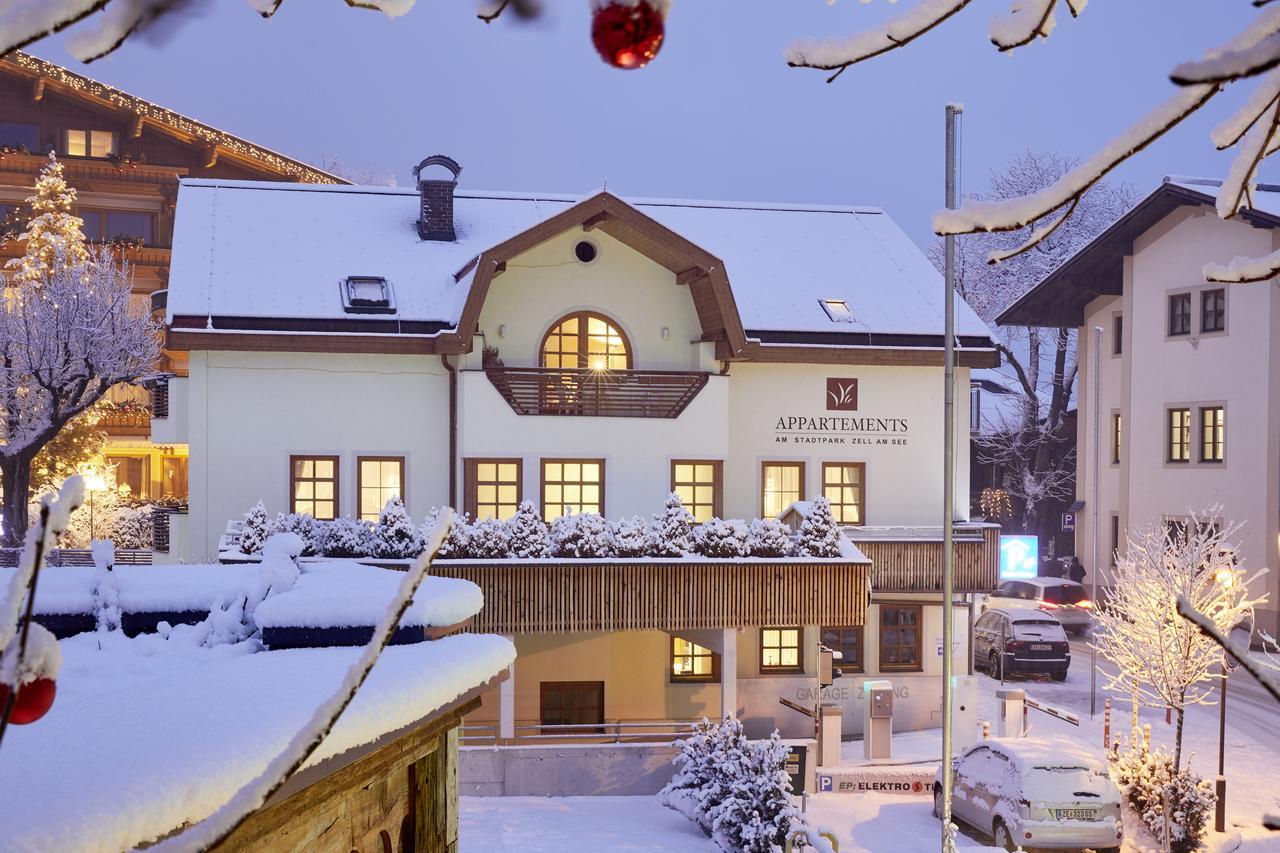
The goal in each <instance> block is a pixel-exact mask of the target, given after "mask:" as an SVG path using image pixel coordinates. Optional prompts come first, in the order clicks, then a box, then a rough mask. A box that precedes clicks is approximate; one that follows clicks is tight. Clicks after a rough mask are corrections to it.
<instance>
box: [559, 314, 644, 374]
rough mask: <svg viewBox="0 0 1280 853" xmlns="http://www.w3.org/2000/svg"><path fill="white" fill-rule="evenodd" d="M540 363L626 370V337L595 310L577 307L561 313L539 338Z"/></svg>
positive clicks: (627, 353) (568, 367) (563, 366)
mask: <svg viewBox="0 0 1280 853" xmlns="http://www.w3.org/2000/svg"><path fill="white" fill-rule="evenodd" d="M542 366H543V367H553V368H561V369H568V370H576V369H580V368H588V369H591V370H627V369H628V368H630V367H631V353H630V348H629V347H628V345H627V338H626V336H625V335H624V334H623V333H622V331H621V330H620V329H619V328H618V327H617V326H615V325H614V324H613V323H612V322H610V321H609V320H607V319H606V318H604V317H601V316H600V315H599V314H592V313H590V312H587V311H579V312H577V313H574V314H570V315H569V316H567V317H564V318H563V319H561V320H560V322H559V323H557V324H556V325H555V326H553V327H552V328H551V331H549V332H547V336H546V338H545V339H544V340H543V342H542Z"/></svg>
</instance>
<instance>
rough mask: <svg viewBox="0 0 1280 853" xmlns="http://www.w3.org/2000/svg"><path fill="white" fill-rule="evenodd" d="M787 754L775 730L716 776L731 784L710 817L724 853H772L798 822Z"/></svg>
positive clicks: (736, 755)
mask: <svg viewBox="0 0 1280 853" xmlns="http://www.w3.org/2000/svg"><path fill="white" fill-rule="evenodd" d="M789 751H790V748H789V747H788V746H787V745H786V744H785V743H783V742H782V739H781V738H780V737H779V736H778V732H777V730H776V729H775V730H774V732H773V734H772V735H770V736H769V739H768V740H767V741H760V742H759V743H754V744H752V743H749V744H747V748H746V749H743V750H740V751H736V752H732V753H729V754H728V755H726V756H725V757H724V759H723V760H722V762H721V767H720V772H722V773H724V774H725V775H727V776H729V777H730V778H732V780H733V781H732V783H731V784H730V786H729V792H728V794H727V796H725V797H724V799H722V800H721V801H720V802H719V803H718V804H717V805H716V806H714V807H713V808H712V809H711V810H710V811H709V812H708V817H709V818H710V819H711V825H712V837H713V838H714V839H715V840H716V843H718V844H719V845H720V847H721V848H722V849H723V850H725V851H726V853H776V851H778V850H781V849H783V845H785V844H786V841H787V836H788V835H790V834H791V831H792V829H793V824H798V823H800V822H801V820H802V819H801V817H800V810H799V809H797V808H796V807H795V806H794V805H792V803H791V776H790V775H789V774H788V773H787V771H786V763H787V753H788V752H789Z"/></svg>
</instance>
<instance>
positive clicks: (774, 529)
mask: <svg viewBox="0 0 1280 853" xmlns="http://www.w3.org/2000/svg"><path fill="white" fill-rule="evenodd" d="M791 549H792V541H791V531H790V530H788V529H787V526H786V525H785V524H783V523H782V522H780V521H778V520H777V519H776V518H757V519H755V520H754V521H752V522H751V527H750V528H749V529H748V530H747V553H748V554H750V555H751V556H752V557H787V556H790V554H791Z"/></svg>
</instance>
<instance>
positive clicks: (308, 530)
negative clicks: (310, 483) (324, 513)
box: [271, 512, 328, 557]
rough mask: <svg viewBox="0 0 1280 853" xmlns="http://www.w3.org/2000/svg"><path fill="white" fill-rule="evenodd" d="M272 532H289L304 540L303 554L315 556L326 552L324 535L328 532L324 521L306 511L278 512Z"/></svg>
mask: <svg viewBox="0 0 1280 853" xmlns="http://www.w3.org/2000/svg"><path fill="white" fill-rule="evenodd" d="M271 532H272V533H280V532H288V533H293V534H296V535H297V537H298V538H299V539H301V540H302V556H304V557H314V556H315V555H316V554H323V553H324V537H325V535H326V533H327V532H328V530H327V528H326V526H325V523H324V522H323V521H316V520H315V519H314V518H312V517H311V514H310V513H306V512H291V513H289V514H288V515H285V514H284V513H278V514H277V515H276V519H275V521H274V522H273V523H272V525H271Z"/></svg>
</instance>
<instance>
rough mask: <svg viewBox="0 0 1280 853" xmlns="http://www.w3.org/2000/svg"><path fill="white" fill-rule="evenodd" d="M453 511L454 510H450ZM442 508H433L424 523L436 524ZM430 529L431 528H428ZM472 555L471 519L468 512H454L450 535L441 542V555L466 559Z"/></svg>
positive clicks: (454, 558) (448, 558)
mask: <svg viewBox="0 0 1280 853" xmlns="http://www.w3.org/2000/svg"><path fill="white" fill-rule="evenodd" d="M449 511H450V512H453V511H452V510H449ZM439 513H440V510H432V511H431V515H430V516H429V517H428V520H427V522H424V525H427V524H428V523H429V525H430V526H431V527H434V526H435V523H436V517H437V516H438V514H439ZM428 529H429V528H428ZM470 556H471V519H470V516H468V515H467V514H466V513H462V514H461V515H459V514H458V513H456V512H454V513H453V520H452V521H451V522H450V524H449V535H448V536H446V537H445V539H444V542H442V543H440V552H439V557H440V559H442V560H465V559H467V558H468V557H470Z"/></svg>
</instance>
